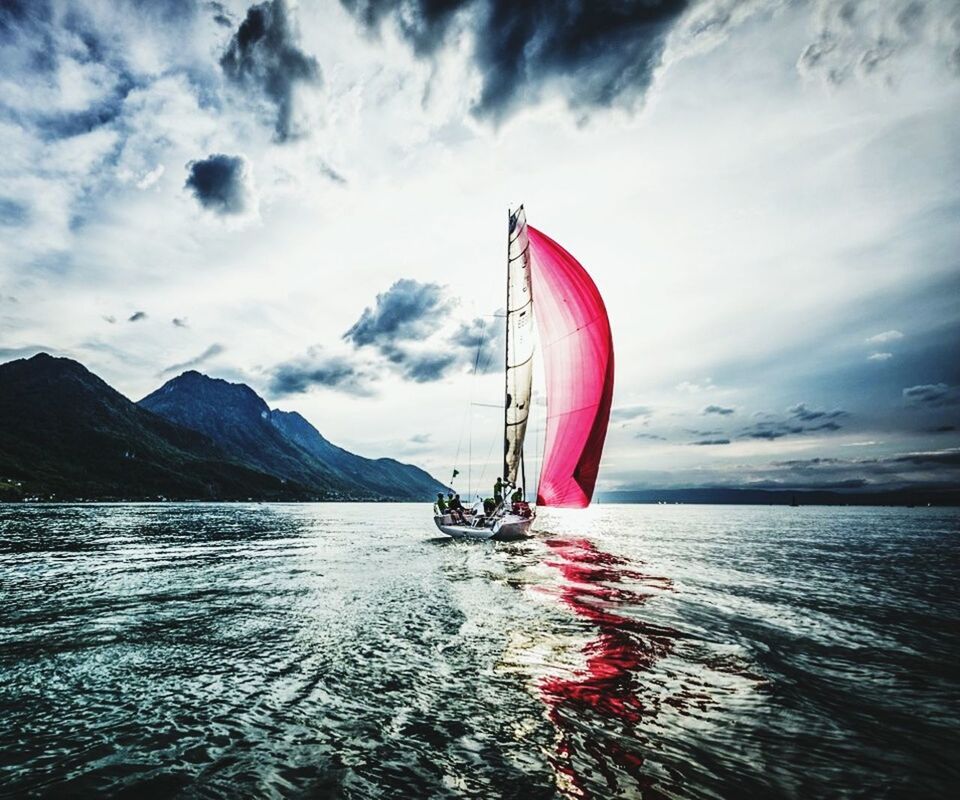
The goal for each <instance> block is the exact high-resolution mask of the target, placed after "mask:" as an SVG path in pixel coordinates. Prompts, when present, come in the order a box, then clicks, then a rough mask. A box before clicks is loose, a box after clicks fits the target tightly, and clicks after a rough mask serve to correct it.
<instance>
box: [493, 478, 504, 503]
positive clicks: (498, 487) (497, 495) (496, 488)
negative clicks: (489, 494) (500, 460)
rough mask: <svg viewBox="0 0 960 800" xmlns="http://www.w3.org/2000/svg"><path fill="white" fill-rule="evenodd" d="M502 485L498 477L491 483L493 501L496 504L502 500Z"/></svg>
mask: <svg viewBox="0 0 960 800" xmlns="http://www.w3.org/2000/svg"><path fill="white" fill-rule="evenodd" d="M503 485H504V484H503V481H502V480H501V479H500V478H497V482H496V483H495V484H493V502H494V503H496V504H497V505H500V504H501V503H502V502H503Z"/></svg>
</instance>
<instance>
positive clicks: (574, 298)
mask: <svg viewBox="0 0 960 800" xmlns="http://www.w3.org/2000/svg"><path fill="white" fill-rule="evenodd" d="M508 219H509V224H508V233H507V242H508V244H507V306H506V309H507V313H506V321H505V324H506V359H505V365H504V367H505V369H504V404H503V429H504V436H503V442H504V445H503V481H504V484H505V487H504V491H503V497H502V500H501V501H500V502H499V503H498V504H497V505H495V506H494V507H492V508H491V507H490V506H489V504H488V505H487V506H486V507H484V504H483V503H482V502H479V503H477V504H475V505H474V506H473V507H472V508H468V509H462V510H457V511H454V512H451V511H449V510H447V511H441V510H440V509H435V513H434V522H435V523H436V525H437V528H439V529H440V530H441V531H442V532H443V533H445V534H447V535H449V536H454V537H460V538H469V539H499V540H510V539H521V538H524V537H526V536H528V535H529V531H530V528H531V526H532V525H533V522H534V519H535V517H536V509H537V508H540V507H546V506H552V507H555V508H585V507H586V506H588V505H590V501H591V500H592V499H593V491H594V487H595V486H596V483H597V473H598V471H599V468H600V456H601V455H602V453H603V443H604V440H605V439H606V435H607V425H608V423H609V420H610V405H611V402H612V399H613V337H612V335H611V332H610V320H609V318H608V317H607V310H606V307H605V306H604V304H603V298H602V297H601V296H600V292H599V291H598V290H597V287H596V285H595V284H594V282H593V280H592V279H591V278H590V276H589V275H588V274H587V271H586V270H585V269H584V268H583V267H582V266H581V264H580V263H579V262H578V261H577V260H576V259H575V258H574V257H573V256H572V255H570V253H568V252H567V251H566V250H564V249H563V247H561V246H560V245H559V244H557V243H556V242H555V241H554V240H553V239H551V238H550V237H549V236H547V235H546V234H544V233H541V232H540V231H539V230H537V229H536V228H534V227H532V226H530V225H528V224H527V217H526V212H525V211H524V208H523V206H522V205H521V206H520V207H519V208H518V209H516V211H511V212H509V214H508ZM534 320H536V322H534ZM535 328H536V332H537V334H538V335H539V341H540V352H541V357H542V358H543V372H544V377H545V380H546V407H547V419H546V433H545V437H544V448H543V459H542V462H541V463H542V466H541V470H540V479H539V484H538V486H537V490H536V506H535V507H531V506H530V505H528V504H527V502H525V500H526V496H527V495H526V489H527V486H526V478H527V476H526V464H525V460H524V440H525V438H526V433H527V422H528V420H529V418H530V411H531V399H532V395H533V366H534V355H535V349H536V348H535V345H536V338H537V337H536V336H535V334H534V329H535ZM517 492H518V497H520V498H521V499H520V500H518V501H514V500H513V499H512V496H513V494H514V493H517Z"/></svg>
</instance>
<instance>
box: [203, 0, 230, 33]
mask: <svg viewBox="0 0 960 800" xmlns="http://www.w3.org/2000/svg"><path fill="white" fill-rule="evenodd" d="M207 8H208V9H209V10H210V11H211V12H213V21H214V22H216V23H217V25H222V26H223V27H224V28H232V27H233V15H232V14H231V13H230V10H229V9H228V8H227V7H226V6H224V4H223V3H218V2H216V0H210V2H208V3H207Z"/></svg>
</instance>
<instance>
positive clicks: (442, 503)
mask: <svg viewBox="0 0 960 800" xmlns="http://www.w3.org/2000/svg"><path fill="white" fill-rule="evenodd" d="M446 510H447V501H446V500H444V499H443V492H437V512H438V513H440V514H443V512H445V511H446Z"/></svg>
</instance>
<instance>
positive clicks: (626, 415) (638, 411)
mask: <svg viewBox="0 0 960 800" xmlns="http://www.w3.org/2000/svg"><path fill="white" fill-rule="evenodd" d="M651 416H653V409H652V408H650V406H619V407H617V408H615V409H613V411H611V412H610V419H611V421H613V422H629V421H630V420H634V419H637V418H638V417H651Z"/></svg>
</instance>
